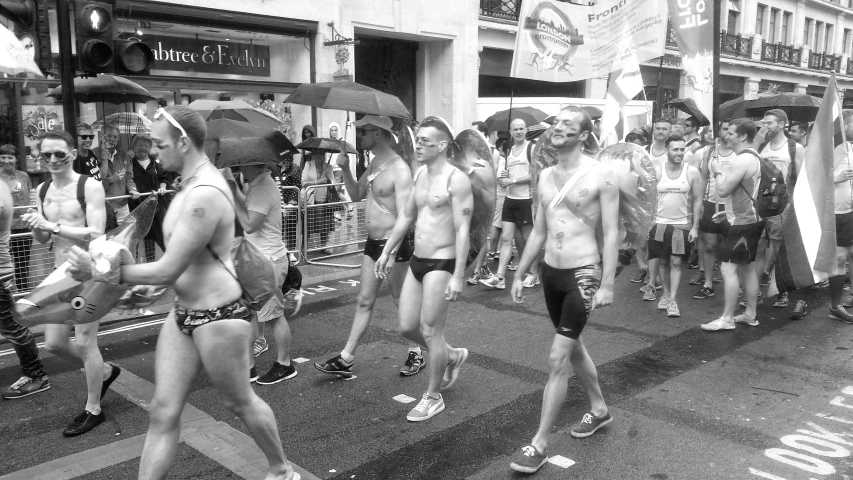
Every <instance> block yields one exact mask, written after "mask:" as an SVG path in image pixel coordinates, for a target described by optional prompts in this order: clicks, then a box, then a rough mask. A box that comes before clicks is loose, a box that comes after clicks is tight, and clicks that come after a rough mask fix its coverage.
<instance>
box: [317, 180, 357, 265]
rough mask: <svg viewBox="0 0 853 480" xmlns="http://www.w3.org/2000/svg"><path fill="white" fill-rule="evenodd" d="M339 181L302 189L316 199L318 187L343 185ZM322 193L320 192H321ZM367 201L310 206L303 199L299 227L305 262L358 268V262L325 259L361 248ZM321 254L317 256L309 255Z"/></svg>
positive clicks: (355, 251) (351, 252)
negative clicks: (303, 215)
mask: <svg viewBox="0 0 853 480" xmlns="http://www.w3.org/2000/svg"><path fill="white" fill-rule="evenodd" d="M343 185H344V184H342V183H333V184H329V185H318V186H310V187H307V188H305V198H306V199H311V198H315V196H316V194H317V193H318V192H317V190H318V189H326V188H332V187H335V188H336V187H340V186H343ZM321 195H322V193H321ZM365 207H366V201H365V200H362V201H360V202H336V203H318V204H313V205H309V202H308V201H305V208H304V212H305V218H304V222H303V225H304V228H303V230H302V241H303V245H304V248H303V250H302V251H303V252H304V254H305V261H306V262H308V263H310V264H312V265H325V266H332V267H349V268H359V267H360V266H361V265H360V264H357V265H352V264H346V263H333V262H327V261H326V260H328V259H331V258H337V257H342V256H344V255H350V254H353V253H359V252H361V251H363V250H364V248H363V246H361V245H360V244H362V243H363V242H364V241H365V240H367V226H366V224H365V217H364V215H365ZM310 253H320V255H319V256H309V254H310Z"/></svg>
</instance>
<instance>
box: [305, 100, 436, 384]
mask: <svg viewBox="0 0 853 480" xmlns="http://www.w3.org/2000/svg"><path fill="white" fill-rule="evenodd" d="M355 126H356V128H357V129H358V130H357V132H358V135H359V139H360V140H361V147H362V148H364V149H365V150H369V151H370V152H371V153H372V154H373V155H374V157H373V161H372V162H370V165H369V166H368V167H367V172H366V174H365V175H362V177H361V179H360V180H356V179H355V178H354V177H353V175H352V170H351V169H350V168H349V161H350V160H349V157H348V156H347V155H346V154H345V153H342V154H340V155H338V166H340V167H341V169H342V171H343V175H344V182H345V183H346V188H347V191H348V192H349V194H350V196H351V197H352V199H353V200H354V201H361V199H362V198H367V205H366V212H365V223H366V225H367V243H366V245H365V247H364V257H363V259H362V261H361V283H360V290H359V293H358V301H357V303H356V310H355V318H354V319H353V323H352V328H351V329H350V334H349V339H348V340H347V344H346V346H345V347H344V349H343V350H341V353H340V354H339V355H337V356H336V357H334V358H331V359H329V360H327V361H326V363H323V364H321V363H315V364H314V367H316V368H317V370H320V371H321V372H323V373H329V374H332V375H339V376H342V377H351V376H352V365H353V361H354V360H355V350H356V349H357V348H358V343H359V342H360V341H361V338H362V337H363V336H364V333H365V332H366V331H367V327H368V326H369V325H370V320H371V318H372V317H373V305H374V304H375V303H376V296H377V295H378V294H379V288H380V287H381V286H382V279H380V278H377V277H376V276H375V275H374V274H373V268H374V264H375V263H376V261H377V260H378V259H379V256H380V255H381V254H382V249H383V248H384V247H385V244H386V242H387V238H388V235H389V234H390V233H391V230H392V229H393V228H394V223H395V222H396V221H397V217H398V216H399V213H400V211H401V210H402V209H403V207H404V206H405V204H406V201H407V200H408V199H409V194H410V193H411V190H412V177H411V170H409V166H408V165H407V164H406V162H405V161H403V159H401V158H400V156H399V155H397V154H396V153H394V150H392V149H391V142H392V140H393V136H392V135H393V134H392V133H391V128H392V127H393V123H392V121H391V119H390V118H388V117H384V116H375V115H365V116H364V117H363V118H362V119H361V120H359V121H357V122H355ZM413 248H414V240H413V239H412V238H411V232H410V233H408V234H406V238H405V239H404V240H403V242H402V244H401V245H400V247H399V248H398V249H396V250H394V256H393V259H392V260H389V263H390V264H392V268H391V274H390V276H389V277H390V278H389V280H388V286H390V287H391V297H392V298H393V299H394V303H395V304H397V305H399V303H400V290H401V289H402V287H403V280H404V279H405V277H406V272H407V271H408V269H409V260H410V259H411V257H412V250H413ZM425 364H426V360H425V359H424V356H423V354H422V352H421V349H420V347H419V346H418V345H417V344H415V343H414V342H412V343H411V344H410V346H409V354H408V358H407V359H406V362H405V364H404V365H403V368H402V369H401V370H400V375H403V376H409V375H414V374H416V373H418V372H419V371H420V370H421V368H423V366H424V365H425Z"/></svg>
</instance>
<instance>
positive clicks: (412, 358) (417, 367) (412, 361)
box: [400, 350, 426, 377]
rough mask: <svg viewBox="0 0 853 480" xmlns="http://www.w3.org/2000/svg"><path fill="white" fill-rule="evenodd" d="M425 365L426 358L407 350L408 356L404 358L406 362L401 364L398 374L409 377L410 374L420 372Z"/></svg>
mask: <svg viewBox="0 0 853 480" xmlns="http://www.w3.org/2000/svg"><path fill="white" fill-rule="evenodd" d="M425 366H426V358H424V356H423V354H420V353H418V352H413V351H411V350H409V358H407V359H406V363H405V364H403V368H401V369H400V375H402V376H404V377H411V376H412V375H414V374H416V373H418V372H420V371H421V369H422V368H424V367H425Z"/></svg>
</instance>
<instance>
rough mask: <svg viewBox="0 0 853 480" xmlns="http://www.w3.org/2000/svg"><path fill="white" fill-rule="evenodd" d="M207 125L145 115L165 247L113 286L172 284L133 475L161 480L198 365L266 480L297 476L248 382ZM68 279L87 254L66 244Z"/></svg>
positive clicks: (222, 198) (240, 307)
mask: <svg viewBox="0 0 853 480" xmlns="http://www.w3.org/2000/svg"><path fill="white" fill-rule="evenodd" d="M206 134H207V127H206V125H205V123H204V119H203V118H201V117H200V116H199V115H198V113H196V112H195V111H194V110H190V109H189V108H187V107H182V106H174V107H169V108H168V109H162V108H161V109H160V110H158V111H157V113H156V114H155V115H154V124H153V125H152V128H151V137H152V140H153V141H154V145H156V146H157V147H158V148H159V149H160V160H161V162H162V163H163V167H164V168H166V169H167V170H169V171H173V172H180V173H181V176H182V178H183V180H182V189H181V191H180V192H178V194H177V195H175V198H174V199H173V200H172V203H171V205H169V209H168V211H167V212H166V217H165V219H164V220H163V233H164V236H165V238H166V253H164V254H163V257H162V258H161V259H160V260H158V261H156V262H153V263H143V264H137V265H124V266H122V267H121V270H120V278H119V280H120V281H121V283H125V284H130V285H173V286H174V289H175V306H174V307H173V308H172V310H171V311H170V312H169V316H168V317H167V318H166V322H165V323H164V324H163V327H162V329H161V330H160V337H159V338H158V340H157V351H156V353H155V360H154V371H155V377H156V379H157V381H156V385H155V389H154V398H153V399H152V400H151V409H150V414H151V418H150V423H149V425H148V434H147V436H146V438H145V446H144V447H143V450H142V459H141V460H140V464H139V478H140V479H142V480H148V479H161V478H165V477H166V475H167V474H168V472H169V469H170V468H171V466H172V463H173V462H174V460H175V454H176V452H177V447H178V441H179V438H180V433H181V432H180V430H181V428H180V426H181V411H182V410H183V407H184V404H185V403H186V402H187V397H188V396H189V393H190V390H191V389H192V386H193V383H194V380H195V378H196V377H197V376H198V374H199V372H201V370H202V368H204V370H205V371H206V372H207V375H208V378H209V379H210V381H211V382H212V383H213V385H214V387H215V388H216V390H217V391H218V392H219V395H220V396H221V397H222V399H223V401H224V403H225V406H226V407H228V409H229V410H230V411H231V412H233V414H234V415H236V416H238V417H240V419H241V420H243V422H245V424H246V428H247V429H248V430H249V433H250V434H251V435H252V438H254V440H255V441H256V442H257V443H258V446H259V447H260V448H261V450H262V451H263V452H264V455H266V457H267V460H268V461H269V471H268V473H267V476H266V479H267V480H293V479H296V480H298V479H299V478H300V476H299V474H298V473H296V472H295V471H294V470H293V466H292V465H291V464H290V463H289V462H288V461H287V459H286V458H285V457H284V453H283V452H282V448H281V440H280V439H279V436H278V427H277V426H276V422H275V417H274V416H273V412H272V410H271V409H270V407H269V405H267V404H266V403H265V402H264V401H263V400H261V399H260V398H259V397H258V396H257V395H255V392H254V391H253V390H252V387H251V386H250V384H249V355H250V353H249V345H250V343H251V338H253V336H254V332H253V329H252V324H251V323H250V321H251V311H250V310H249V307H248V305H247V304H246V302H245V301H244V300H243V299H242V298H241V287H240V284H239V283H238V282H237V279H236V278H235V276H234V275H235V274H234V264H233V262H232V261H231V244H232V243H233V240H234V216H235V215H234V204H233V200H232V197H231V189H230V188H229V186H228V184H227V182H226V180H225V178H224V177H223V175H222V174H221V173H220V172H219V170H217V169H216V167H215V166H214V165H213V164H212V163H211V161H210V159H209V158H207V156H206V155H205V154H204V140H205V136H206ZM70 260H71V261H72V265H73V266H74V269H73V270H74V271H75V272H76V273H75V277H76V278H78V279H83V278H87V277H88V276H90V272H91V264H92V259H91V256H90V255H89V254H88V252H85V251H83V250H82V249H78V248H75V249H73V251H72V252H71V255H70Z"/></svg>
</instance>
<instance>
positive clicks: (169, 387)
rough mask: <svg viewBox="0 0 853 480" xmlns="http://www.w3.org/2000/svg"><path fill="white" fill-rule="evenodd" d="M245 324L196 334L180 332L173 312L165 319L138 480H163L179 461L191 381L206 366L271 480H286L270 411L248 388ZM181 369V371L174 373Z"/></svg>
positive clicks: (248, 331)
mask: <svg viewBox="0 0 853 480" xmlns="http://www.w3.org/2000/svg"><path fill="white" fill-rule="evenodd" d="M252 336H253V334H252V326H251V324H250V323H249V322H246V321H245V320H219V321H217V322H214V323H211V324H208V325H205V326H203V327H200V328H198V329H196V330H195V332H194V333H193V336H192V337H190V336H188V335H184V334H183V333H181V332H180V331H179V330H178V327H177V325H176V323H175V318H174V312H171V313H170V314H169V316H168V317H167V318H166V323H164V324H163V328H162V329H161V330H160V337H159V339H158V341H157V352H156V359H155V372H156V373H155V374H156V386H155V390H154V398H153V399H152V401H151V410H150V412H151V419H150V423H149V426H148V434H147V436H146V437H145V446H144V447H143V450H142V459H141V461H140V465H139V478H140V479H144V480H148V479H161V478H165V477H166V475H167V474H168V472H169V469H170V468H171V466H172V463H173V462H174V460H175V453H176V450H177V445H178V440H179V437H180V417H181V411H182V410H183V408H184V404H185V403H186V401H187V397H188V396H189V391H190V388H191V387H192V384H193V381H194V380H195V378H196V376H197V375H198V373H199V371H201V368H202V366H204V369H205V371H206V372H207V374H208V376H209V378H210V380H211V382H212V383H213V385H214V387H215V388H216V389H217V391H218V392H219V394H220V395H221V396H222V399H223V402H224V403H225V406H226V407H227V408H228V409H229V410H230V411H231V412H232V413H234V414H235V415H236V416H238V417H240V419H241V420H243V422H244V423H245V424H246V427H247V429H248V430H249V433H250V434H251V435H252V438H254V440H255V442H257V444H258V446H259V447H260V448H261V450H262V451H263V452H264V455H266V457H267V460H268V461H269V473H268V474H267V479H269V480H272V479H282V480H284V479H288V478H292V476H293V467H292V466H291V465H290V463H289V462H288V461H287V459H286V458H285V457H284V453H283V451H282V448H281V440H280V439H279V437H278V428H277V426H276V422H275V417H274V416H273V413H272V410H271V409H270V407H269V405H267V404H266V403H265V402H264V401H263V400H261V399H260V398H258V396H257V395H255V392H254V391H253V390H252V388H251V386H250V385H249V377H248V372H249V357H250V354H249V349H248V345H249V338H250V337H252ZM176 365H180V368H175V366H176Z"/></svg>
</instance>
